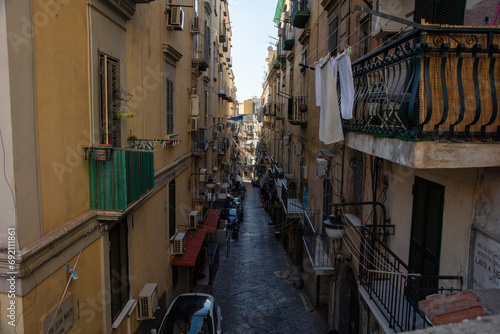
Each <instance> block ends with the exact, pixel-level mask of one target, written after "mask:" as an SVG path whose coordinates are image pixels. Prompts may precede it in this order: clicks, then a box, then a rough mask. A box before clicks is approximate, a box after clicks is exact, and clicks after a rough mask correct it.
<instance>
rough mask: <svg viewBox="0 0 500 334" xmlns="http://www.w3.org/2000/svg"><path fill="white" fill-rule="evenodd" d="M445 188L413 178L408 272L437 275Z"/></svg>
mask: <svg viewBox="0 0 500 334" xmlns="http://www.w3.org/2000/svg"><path fill="white" fill-rule="evenodd" d="M443 206H444V187H443V186H442V185H440V184H437V183H434V182H431V181H428V180H425V179H422V178H419V177H415V184H414V187H413V212H412V226H411V243H410V261H409V264H410V268H411V269H412V270H413V271H415V272H418V273H420V274H422V275H438V274H439V260H440V255H441V233H442V227H443Z"/></svg>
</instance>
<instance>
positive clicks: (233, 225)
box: [229, 222, 240, 239]
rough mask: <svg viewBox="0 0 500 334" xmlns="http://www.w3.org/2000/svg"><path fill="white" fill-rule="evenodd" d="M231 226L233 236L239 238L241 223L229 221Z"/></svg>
mask: <svg viewBox="0 0 500 334" xmlns="http://www.w3.org/2000/svg"><path fill="white" fill-rule="evenodd" d="M229 227H230V228H231V238H233V239H238V235H239V233H240V224H239V223H237V222H233V223H229Z"/></svg>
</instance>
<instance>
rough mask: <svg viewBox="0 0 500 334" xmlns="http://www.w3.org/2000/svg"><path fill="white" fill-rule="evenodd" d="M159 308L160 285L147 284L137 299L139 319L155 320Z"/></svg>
mask: <svg viewBox="0 0 500 334" xmlns="http://www.w3.org/2000/svg"><path fill="white" fill-rule="evenodd" d="M157 308H158V284H156V283H146V284H145V285H144V287H143V288H142V290H141V292H140V293H139V296H138V297H137V318H138V319H140V320H146V319H154V318H155V317H154V315H155V312H156V309H157Z"/></svg>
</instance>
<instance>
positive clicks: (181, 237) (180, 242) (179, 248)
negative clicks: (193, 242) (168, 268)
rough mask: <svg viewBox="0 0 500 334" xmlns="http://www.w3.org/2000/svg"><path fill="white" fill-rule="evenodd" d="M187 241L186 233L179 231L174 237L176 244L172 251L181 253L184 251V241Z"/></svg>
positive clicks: (177, 253) (176, 253)
mask: <svg viewBox="0 0 500 334" xmlns="http://www.w3.org/2000/svg"><path fill="white" fill-rule="evenodd" d="M185 241H186V233H177V235H176V236H175V238H174V245H173V249H172V253H173V254H174V255H181V254H183V253H184V242H185Z"/></svg>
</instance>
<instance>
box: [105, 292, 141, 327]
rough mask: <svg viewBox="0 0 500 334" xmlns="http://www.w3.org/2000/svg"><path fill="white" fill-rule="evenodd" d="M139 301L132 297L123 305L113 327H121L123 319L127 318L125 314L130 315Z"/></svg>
mask: <svg viewBox="0 0 500 334" xmlns="http://www.w3.org/2000/svg"><path fill="white" fill-rule="evenodd" d="M136 305H137V303H136V302H135V299H130V300H129V301H128V302H127V304H125V306H124V307H123V309H122V311H121V312H120V314H119V315H118V317H117V318H116V320H115V321H114V322H113V325H112V326H111V327H112V328H113V329H117V328H118V327H120V325H121V323H122V321H123V319H125V316H129V317H130V315H131V314H132V312H133V311H134V309H135V307H136Z"/></svg>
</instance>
